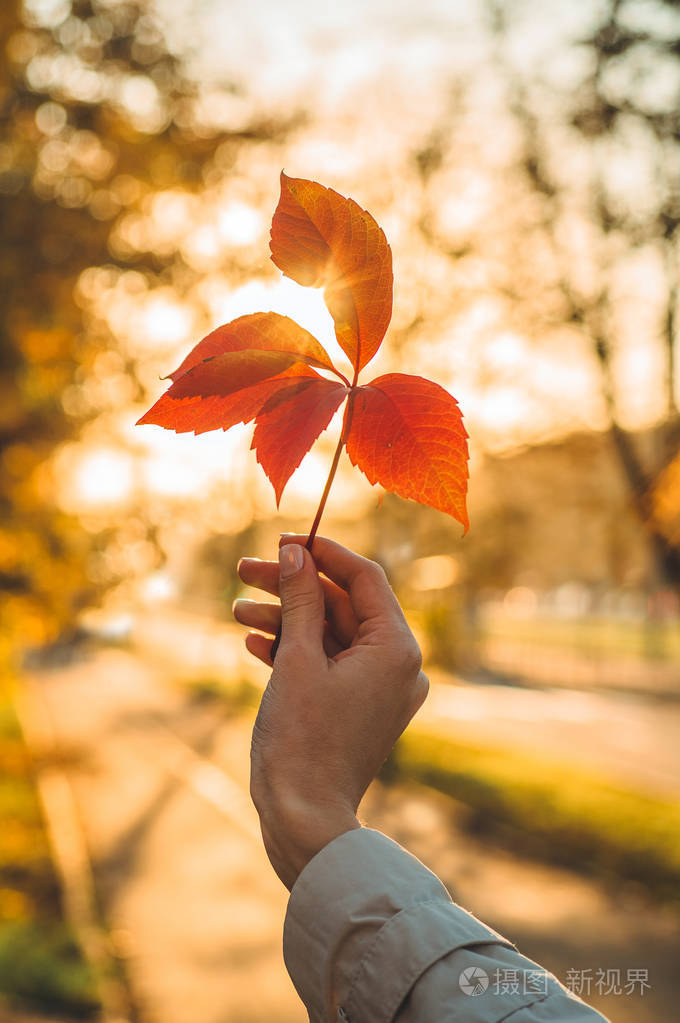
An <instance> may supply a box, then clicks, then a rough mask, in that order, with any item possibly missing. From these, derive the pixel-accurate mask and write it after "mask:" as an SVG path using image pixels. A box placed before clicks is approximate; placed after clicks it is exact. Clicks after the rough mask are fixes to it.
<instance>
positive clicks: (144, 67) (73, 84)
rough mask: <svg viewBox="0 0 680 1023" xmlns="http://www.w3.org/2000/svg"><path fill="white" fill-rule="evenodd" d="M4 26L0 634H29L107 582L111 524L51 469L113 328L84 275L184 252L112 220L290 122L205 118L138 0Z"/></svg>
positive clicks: (158, 263)
mask: <svg viewBox="0 0 680 1023" xmlns="http://www.w3.org/2000/svg"><path fill="white" fill-rule="evenodd" d="M0 39H2V48H1V49H0V223H1V224H2V248H1V252H0V331H2V336H1V342H0V370H1V376H0V494H1V495H2V496H1V497H0V589H1V590H2V595H1V596H0V619H1V620H2V622H3V626H2V628H3V630H4V640H5V643H8V642H9V643H11V642H12V641H13V640H14V641H17V640H18V641H19V642H20V643H22V644H33V643H40V642H43V641H45V640H48V639H50V638H53V637H55V636H56V635H58V634H59V633H60V631H61V630H63V629H64V628H65V626H66V625H67V624H68V623H69V622H72V621H73V614H74V611H75V610H77V608H78V607H80V606H82V605H83V603H85V602H86V601H88V600H90V599H91V598H92V596H93V595H94V593H95V591H96V589H97V586H98V585H99V584H100V583H101V579H100V578H96V580H95V581H93V578H92V575H91V573H90V574H88V557H89V556H90V555H91V553H92V548H93V545H94V547H95V548H96V547H97V546H98V545H99V546H101V545H102V543H104V542H105V539H106V538H105V537H103V536H101V535H100V536H95V537H94V538H93V537H92V536H89V535H88V534H85V533H84V532H83V531H82V529H81V528H80V527H79V525H78V523H77V522H75V521H74V520H72V519H69V518H68V517H67V516H66V515H64V514H63V513H61V512H60V511H59V510H58V508H57V507H56V505H55V503H54V497H53V486H52V481H51V480H50V478H49V473H48V471H47V469H46V466H47V460H48V458H49V456H50V455H51V453H52V452H53V451H54V449H55V447H56V446H57V445H58V444H59V443H60V442H62V441H63V440H64V439H65V438H67V437H69V436H72V435H75V434H76V433H77V431H78V430H79V428H80V427H81V426H82V423H83V421H84V420H85V419H86V418H87V416H88V415H92V414H93V411H92V408H91V407H89V406H88V403H87V402H86V401H81V400H80V401H79V400H78V395H79V393H80V392H81V391H82V385H83V383H84V382H85V381H86V380H87V377H88V375H89V374H91V373H92V367H93V365H94V362H95V360H96V358H97V355H98V354H99V353H101V351H102V349H103V348H105V347H106V346H107V343H110V340H111V339H110V338H107V336H106V334H105V331H103V328H102V325H101V324H99V325H93V324H92V323H91V322H87V321H86V320H85V319H84V316H83V311H82V309H81V307H80V306H79V304H78V302H77V301H76V297H75V296H74V289H75V286H76V284H77V281H78V279H79V276H80V275H81V273H82V272H83V270H84V269H85V268H87V267H90V266H97V265H102V264H105V265H108V266H112V267H116V266H118V267H126V268H130V267H134V268H136V269H137V270H141V271H142V272H147V273H148V274H150V275H152V274H156V275H158V274H160V273H162V272H163V270H164V268H167V267H168V266H170V265H177V264H178V263H180V264H181V260H180V259H179V257H178V253H177V250H176V247H175V248H171V249H168V250H166V251H164V252H163V253H162V254H159V253H158V252H156V253H152V252H148V251H137V250H125V249H124V248H123V247H121V246H120V245H115V244H112V238H113V236H114V231H115V227H116V224H117V223H118V222H119V221H120V219H121V218H122V217H123V216H125V214H126V212H129V210H130V209H132V208H134V207H135V205H136V204H137V203H139V201H140V199H141V198H142V197H143V196H145V195H147V194H149V193H151V192H152V191H153V190H157V189H161V188H181V189H183V190H196V189H197V188H198V187H199V186H201V185H202V184H203V181H204V174H205V172H206V168H207V167H209V166H210V164H211V160H212V159H213V156H214V153H215V149H216V147H217V146H218V145H219V144H221V143H225V144H226V145H227V146H228V147H231V148H230V150H229V151H230V152H232V154H233V157H234V158H235V154H236V153H237V151H238V149H239V147H240V145H241V144H243V143H247V142H253V141H254V142H257V141H259V140H262V139H266V138H272V137H276V136H277V135H278V136H279V137H282V136H283V135H285V132H286V130H287V126H286V125H283V124H280V123H278V124H272V123H267V122H263V121H260V122H258V123H248V124H246V125H241V126H239V128H238V129H236V130H233V131H230V130H225V129H224V126H223V125H222V126H215V125H211V124H206V123H205V120H203V121H201V120H200V119H199V118H198V116H197V113H196V110H197V97H198V91H197V88H196V86H195V85H194V84H193V83H192V82H190V81H189V80H188V79H187V78H186V76H185V74H184V71H183V68H182V65H181V63H180V61H179V60H178V59H177V58H176V57H175V56H173V55H172V54H171V53H169V52H168V49H167V47H166V45H165V43H164V40H163V36H162V32H161V30H160V27H159V25H158V23H157V21H156V19H155V18H154V16H153V14H152V13H151V8H150V5H148V4H147V3H145V2H144V0H125V2H116V3H112V2H110V0H71V2H69V0H58V2H57V0H54V2H51V3H50V2H47V3H35V4H32V3H31V2H30V0H27V2H26V4H25V5H22V4H21V3H20V2H19V0H5V2H4V3H3V4H2V5H1V6H0ZM235 88H236V87H235V86H234V89H235ZM120 368H121V371H122V373H123V374H127V370H128V369H132V367H128V366H125V365H121V367H120ZM130 377H131V378H132V379H134V377H133V374H132V373H130ZM66 395H69V396H70V397H69V398H68V400H67V398H66ZM150 528H151V527H150Z"/></svg>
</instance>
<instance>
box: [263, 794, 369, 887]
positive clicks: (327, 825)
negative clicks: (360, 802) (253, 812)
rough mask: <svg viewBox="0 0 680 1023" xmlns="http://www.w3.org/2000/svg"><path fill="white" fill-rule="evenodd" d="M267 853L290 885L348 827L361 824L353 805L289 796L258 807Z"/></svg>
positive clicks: (281, 877) (349, 828) (348, 828)
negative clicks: (319, 802) (289, 797)
mask: <svg viewBox="0 0 680 1023" xmlns="http://www.w3.org/2000/svg"><path fill="white" fill-rule="evenodd" d="M258 813H259V816H260V828H261V830H262V839H263V841H264V846H265V849H266V851H267V856H268V857H269V860H270V862H271V864H272V866H273V868H274V870H275V871H276V873H277V874H278V876H279V878H280V879H281V881H283V883H284V884H285V886H286V888H288V890H289V891H290V889H291V888H292V887H293V885H294V884H295V881H296V880H297V878H298V876H299V875H300V874H301V872H302V871H303V870H304V868H305V867H306V866H307V864H308V863H309V861H310V860H311V859H313V857H314V856H316V854H317V853H319V852H321V850H322V849H323V848H324V847H325V846H327V845H328V843H329V842H332V841H333V839H334V838H338V837H339V836H340V835H343V834H344V833H345V832H346V831H351V830H353V829H356V828H360V827H361V824H360V823H359V820H358V819H357V816H356V814H355V813H354V812H353V811H352V809H351V808H350V807H345V806H341V805H333V804H330V803H325V804H323V805H319V804H310V803H307V802H305V801H304V800H296V799H286V800H285V801H279V802H278V803H277V804H276V805H273V804H268V805H265V806H259V807H258Z"/></svg>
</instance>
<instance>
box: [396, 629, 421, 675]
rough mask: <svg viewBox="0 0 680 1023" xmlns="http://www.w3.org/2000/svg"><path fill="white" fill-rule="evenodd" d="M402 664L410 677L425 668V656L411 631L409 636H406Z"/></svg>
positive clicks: (402, 650) (402, 649) (402, 651)
mask: <svg viewBox="0 0 680 1023" xmlns="http://www.w3.org/2000/svg"><path fill="white" fill-rule="evenodd" d="M401 664H402V667H403V669H404V672H405V673H407V674H408V675H409V676H411V675H417V674H418V672H419V671H420V669H421V668H422V666H423V655H422V653H421V652H420V647H419V646H418V644H417V642H416V640H415V637H414V636H413V633H412V632H410V630H409V632H408V634H407V635H405V637H404V642H403V645H402V648H401Z"/></svg>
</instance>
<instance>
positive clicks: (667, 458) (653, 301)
mask: <svg viewBox="0 0 680 1023" xmlns="http://www.w3.org/2000/svg"><path fill="white" fill-rule="evenodd" d="M491 12H492V20H493V26H494V30H495V32H496V34H497V38H498V46H497V56H498V64H499V67H501V68H503V70H504V72H505V80H506V82H505V84H506V89H507V97H508V101H509V104H510V108H511V111H512V113H513V114H514V117H515V121H516V124H517V125H518V126H519V129H520V132H519V138H520V145H519V147H518V155H519V163H520V169H521V171H522V173H523V175H524V178H525V182H526V184H527V186H528V188H529V189H530V191H531V192H532V193H533V196H534V198H535V203H534V204H533V205H532V206H531V214H530V217H529V218H528V219H527V222H526V223H525V228H526V232H525V233H526V235H531V234H534V235H536V234H538V235H539V236H540V239H539V241H538V244H537V242H536V238H535V237H534V238H533V239H531V240H530V241H529V245H528V246H527V248H528V250H529V251H530V253H531V259H533V260H534V261H535V262H534V263H533V266H531V265H528V263H527V262H526V261H524V260H523V259H522V255H521V248H522V246H518V247H517V250H516V251H518V264H519V265H518V267H517V269H518V270H519V273H518V274H517V276H516V279H515V287H514V292H515V297H516V299H517V300H518V301H519V302H521V301H522V297H523V296H522V292H523V283H524V282H526V280H527V279H531V278H532V277H533V278H534V281H535V280H536V278H537V277H538V276H539V275H540V274H541V267H540V261H539V260H538V259H537V258H536V257H537V251H542V254H543V268H542V269H543V275H542V276H543V279H542V280H539V281H538V284H539V287H541V288H543V289H544V291H545V292H551V293H552V296H553V297H552V299H549V298H548V299H545V300H544V303H543V307H544V308H548V309H550V310H552V314H551V315H552V316H553V317H554V316H555V315H556V316H558V317H559V318H560V319H561V320H562V322H564V323H566V324H569V325H570V326H573V327H575V328H576V330H577V331H578V332H579V333H580V334H581V335H582V336H583V337H585V338H586V340H587V343H588V346H589V348H590V351H591V353H592V357H593V363H594V365H595V366H596V367H597V368H598V371H599V379H600V387H601V393H602V398H603V402H604V406H605V409H606V414H607V419H608V423H609V427H608V430H609V436H610V438H611V441H612V446H613V450H614V451H615V453H616V456H617V458H618V462H619V465H620V468H621V470H622V474H623V477H624V479H625V480H626V482H627V485H628V489H629V493H630V496H631V506H632V508H633V509H634V511H635V513H636V514H637V517H638V520H639V522H640V523H641V525H642V526H643V528H644V530H645V533H646V535H647V538H648V542H649V547H650V551H651V554H652V558H653V562H654V564H655V567H656V580H655V581H656V583H657V584H661V585H664V584H666V585H667V584H670V585H673V586H674V587H676V589H678V590H680V545H679V544H678V535H677V530H673V529H671V528H667V521H666V520H665V519H664V518H663V517H660V516H659V515H656V514H655V513H654V507H655V492H656V490H657V488H658V486H659V484H660V481H661V480H662V479H663V478H664V474H665V473H666V470H667V467H668V466H669V465H670V463H671V462H672V460H673V458H674V456H675V455H676V453H677V450H678V445H679V444H680V409H679V407H678V394H679V393H680V369H679V365H678V357H677V347H678V313H679V308H678V270H679V268H680V259H679V255H680V250H679V240H680V233H679V231H678V227H679V225H680V44H679V42H678V40H679V39H680V17H679V14H680V12H679V11H678V4H677V2H676V0H660V2H658V3H654V4H647V5H644V4H640V3H638V2H637V0H608V2H607V3H605V4H603V5H602V6H601V8H600V9H599V19H598V20H597V23H596V24H595V25H594V27H593V29H592V31H590V32H589V33H588V35H587V36H586V37H585V38H581V39H578V40H576V42H575V43H574V49H575V52H576V54H577V55H579V59H580V61H581V64H582V66H583V67H585V68H587V71H586V73H585V75H584V77H583V78H582V81H581V83H580V85H579V87H578V88H577V89H576V90H574V91H572V92H570V93H568V94H567V93H565V94H562V95H561V96H560V97H559V101H558V105H557V107H556V108H555V107H552V108H551V106H550V104H549V103H548V104H547V103H546V102H545V93H546V91H548V87H547V85H546V83H545V82H541V81H533V82H532V81H529V80H527V79H525V78H523V77H522V75H521V74H520V73H518V71H517V69H516V68H514V69H513V67H512V66H511V65H510V64H509V62H508V60H507V53H508V47H507V45H506V31H507V29H508V24H509V19H510V18H511V16H512V8H511V6H510V5H505V6H501V5H496V4H492V5H491ZM504 55H505V56H504ZM570 149H571V151H572V152H571V154H569V153H568V151H569V150H570ZM574 154H575V155H574ZM515 244H516V242H515ZM636 258H638V260H639V262H638V263H637V264H634V262H633V261H634V260H635V259H636ZM631 273H632V274H633V275H637V276H638V277H640V276H642V275H645V276H646V278H647V281H648V283H647V286H646V287H645V288H643V289H642V290H641V292H640V293H639V294H638V295H635V294H633V295H632V296H631V290H632V289H631V285H630V276H631ZM631 301H633V302H637V305H638V312H639V310H640V307H641V306H642V305H643V304H646V305H648V306H649V307H651V310H652V311H651V315H649V314H648V315H647V317H646V323H645V328H646V331H645V333H646V336H643V337H640V336H638V337H637V338H635V344H637V345H639V346H643V347H644V349H645V350H646V353H647V355H649V353H650V352H651V351H652V350H654V349H655V348H656V349H657V351H658V359H657V362H658V364H659V367H660V368H659V371H658V376H657V380H658V388H659V397H661V396H662V400H661V401H657V403H656V404H657V416H658V421H657V425H656V428H655V429H654V430H653V431H652V432H651V433H648V434H647V435H646V437H645V438H644V439H643V438H641V437H640V435H636V434H635V433H633V432H631V431H630V430H629V429H626V425H625V423H626V413H627V406H628V405H629V404H630V401H631V392H632V391H633V390H634V389H635V387H636V384H637V380H633V379H631V374H630V371H628V374H627V375H628V379H627V380H625V379H624V377H625V372H623V373H622V370H623V369H624V363H625V361H626V359H627V357H629V352H626V344H627V343H628V344H630V339H629V338H627V337H626V333H627V324H626V320H627V319H628V317H629V316H630V308H629V303H630V302H631ZM535 311H536V310H535V304H533V303H532V309H531V311H530V315H531V316H535ZM638 318H639V317H638ZM541 326H545V318H544V319H543V323H542V324H541V323H540V321H539V330H540V329H541ZM534 333H536V327H534ZM676 516H677V517H678V518H680V506H676Z"/></svg>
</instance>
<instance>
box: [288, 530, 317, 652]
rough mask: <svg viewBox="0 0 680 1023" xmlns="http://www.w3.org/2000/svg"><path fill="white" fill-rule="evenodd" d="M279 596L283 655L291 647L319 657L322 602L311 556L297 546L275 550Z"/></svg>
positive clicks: (292, 545) (293, 544)
mask: <svg viewBox="0 0 680 1023" xmlns="http://www.w3.org/2000/svg"><path fill="white" fill-rule="evenodd" d="M279 596H280V597H281V643H280V646H279V649H280V650H281V651H282V652H283V651H285V649H286V647H287V646H289V645H290V644H292V643H295V644H296V646H298V647H299V646H300V645H304V647H305V649H306V650H309V651H311V652H314V653H318V652H321V653H323V623H324V598H323V590H322V589H321V582H320V580H319V575H318V572H317V570H316V566H315V564H314V561H313V560H312V556H311V554H310V553H309V551H308V550H306V549H305V548H304V547H301V546H300V545H299V544H296V543H290V544H284V546H283V547H281V548H279Z"/></svg>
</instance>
